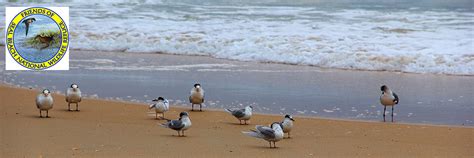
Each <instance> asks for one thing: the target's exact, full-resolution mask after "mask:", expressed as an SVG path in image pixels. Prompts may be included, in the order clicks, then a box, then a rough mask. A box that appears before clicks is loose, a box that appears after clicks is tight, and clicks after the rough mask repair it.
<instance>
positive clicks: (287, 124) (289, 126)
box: [282, 118, 293, 133]
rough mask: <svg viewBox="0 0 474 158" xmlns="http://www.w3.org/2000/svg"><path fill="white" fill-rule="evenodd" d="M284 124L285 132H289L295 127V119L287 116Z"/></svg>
mask: <svg viewBox="0 0 474 158" xmlns="http://www.w3.org/2000/svg"><path fill="white" fill-rule="evenodd" d="M282 125H283V133H288V132H290V131H291V129H292V128H293V121H291V120H290V119H287V118H285V120H283V123H282Z"/></svg>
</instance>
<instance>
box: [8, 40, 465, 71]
mask: <svg viewBox="0 0 474 158" xmlns="http://www.w3.org/2000/svg"><path fill="white" fill-rule="evenodd" d="M0 46H2V45H0ZM71 50H73V51H83V52H99V53H100V52H104V53H122V54H130V53H137V54H151V55H153V54H157V55H174V56H185V57H206V58H212V59H218V60H226V61H236V62H244V63H251V64H279V65H287V66H308V67H314V68H316V69H320V70H322V71H352V72H353V71H360V72H386V73H402V74H413V75H433V76H460V77H463V76H464V77H474V74H447V73H429V72H427V73H423V72H405V71H401V70H397V71H394V70H367V69H349V68H336V67H321V66H317V65H311V64H292V63H285V62H273V61H267V62H263V61H249V60H238V59H229V58H219V57H214V56H210V55H199V54H195V55H193V54H178V53H166V52H124V51H108V50H87V49H71Z"/></svg>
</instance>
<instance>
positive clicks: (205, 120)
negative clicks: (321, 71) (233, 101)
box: [0, 85, 474, 157]
mask: <svg viewBox="0 0 474 158" xmlns="http://www.w3.org/2000/svg"><path fill="white" fill-rule="evenodd" d="M36 94H37V91H36V90H26V89H19V88H12V87H7V86H4V85H3V86H0V100H1V104H0V106H1V108H2V109H3V110H2V112H1V113H0V123H1V124H0V126H1V128H0V129H1V137H0V140H1V141H0V142H1V143H0V145H1V146H0V149H1V157H40V156H42V157H70V156H72V157H156V156H162V157H183V156H189V155H193V156H194V157H255V156H262V157H354V156H360V157H434V156H441V157H468V156H472V155H474V151H473V150H471V149H472V148H474V135H473V133H474V128H462V127H449V126H443V127H441V126H430V125H406V124H397V123H381V122H380V123H377V122H371V123H369V122H357V121H341V120H328V119H317V118H301V117H296V118H295V119H296V122H295V128H294V130H293V132H292V137H293V138H291V139H284V140H282V141H280V142H278V143H277V146H278V147H279V148H277V149H270V148H268V143H267V142H265V141H262V140H257V139H254V138H250V137H247V136H245V135H243V134H241V131H243V130H248V129H252V128H254V125H257V124H264V125H267V124H269V123H271V122H274V121H279V120H281V119H282V116H270V115H260V114H258V115H255V116H254V117H253V118H252V119H251V120H250V124H251V125H238V121H237V120H236V119H235V118H234V117H232V116H230V115H229V114H228V113H225V112H223V111H207V110H206V111H205V112H190V117H191V120H192V122H193V127H191V129H190V130H188V131H187V132H186V135H187V136H186V137H174V136H172V134H176V132H174V131H172V130H169V129H164V128H161V127H158V125H157V124H158V123H159V122H162V121H156V120H154V116H153V115H150V114H149V112H151V111H148V110H147V107H146V106H143V104H140V105H141V106H137V105H136V104H135V103H128V102H113V101H104V100H94V99H85V100H84V101H83V102H82V103H81V105H80V106H81V111H80V112H68V111H67V104H66V103H65V101H64V97H63V96H61V95H56V94H54V99H55V105H54V108H53V110H52V111H51V112H50V115H51V117H52V118H48V119H45V118H39V117H38V111H37V109H36V107H35V105H34V98H35V96H36ZM181 111H189V109H188V108H185V109H183V108H176V107H172V108H171V110H170V112H169V113H167V115H166V116H168V117H170V118H176V117H177V115H178V113H179V112H181ZM178 149H179V150H180V151H179V152H177V151H176V150H178Z"/></svg>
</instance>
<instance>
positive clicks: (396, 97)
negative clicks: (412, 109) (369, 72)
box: [393, 92, 398, 104]
mask: <svg viewBox="0 0 474 158" xmlns="http://www.w3.org/2000/svg"><path fill="white" fill-rule="evenodd" d="M393 96H394V97H395V99H393V102H395V104H398V95H397V94H396V93H395V92H393Z"/></svg>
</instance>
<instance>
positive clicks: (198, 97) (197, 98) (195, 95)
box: [191, 88, 204, 104]
mask: <svg viewBox="0 0 474 158" xmlns="http://www.w3.org/2000/svg"><path fill="white" fill-rule="evenodd" d="M203 97H204V90H202V89H201V90H200V91H199V92H198V91H197V90H196V88H193V90H191V102H192V103H193V104H201V103H202V99H203Z"/></svg>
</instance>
